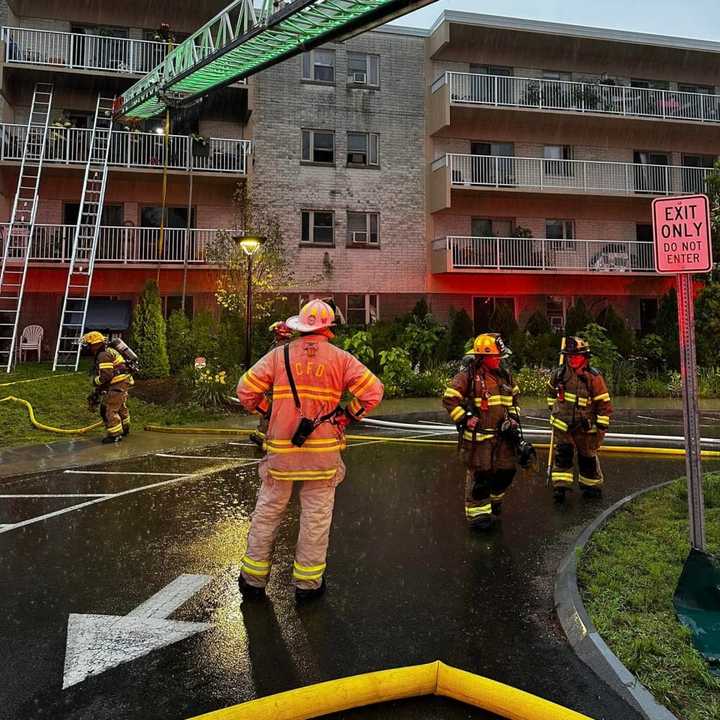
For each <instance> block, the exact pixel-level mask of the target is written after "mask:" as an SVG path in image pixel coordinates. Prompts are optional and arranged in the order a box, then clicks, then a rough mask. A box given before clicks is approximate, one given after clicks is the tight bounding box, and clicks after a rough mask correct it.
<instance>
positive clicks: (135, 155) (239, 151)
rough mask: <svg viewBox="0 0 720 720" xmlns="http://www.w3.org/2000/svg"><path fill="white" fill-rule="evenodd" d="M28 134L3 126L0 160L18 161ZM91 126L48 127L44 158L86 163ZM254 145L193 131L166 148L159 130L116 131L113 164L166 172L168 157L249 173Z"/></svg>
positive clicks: (178, 165)
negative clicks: (198, 136) (201, 135)
mask: <svg viewBox="0 0 720 720" xmlns="http://www.w3.org/2000/svg"><path fill="white" fill-rule="evenodd" d="M26 133H27V126H26V125H13V124H10V123H3V124H0V162H10V163H19V162H20V160H21V158H22V154H23V145H24V142H25V135H26ZM91 136H92V130H88V129H85V128H64V127H54V126H51V127H50V128H48V138H47V147H46V150H45V162H46V163H49V164H52V165H83V164H84V163H85V162H86V161H87V157H88V151H89V147H90V139H91ZM250 149H251V142H250V141H249V140H239V139H235V138H208V139H207V140H206V141H205V143H199V142H198V141H196V140H194V139H193V138H192V137H190V136H188V135H170V136H169V138H168V144H167V152H166V149H165V143H164V138H163V136H162V135H158V134H157V133H143V132H113V134H112V140H111V143H110V157H109V164H110V167H111V168H119V169H121V168H124V169H126V170H139V171H143V170H145V171H152V170H155V171H158V170H162V169H163V167H164V163H165V158H166V156H167V165H168V168H169V169H170V170H173V171H177V170H182V171H188V170H193V171H194V172H199V173H213V174H215V173H229V174H233V175H245V174H246V173H247V159H248V155H249V153H250Z"/></svg>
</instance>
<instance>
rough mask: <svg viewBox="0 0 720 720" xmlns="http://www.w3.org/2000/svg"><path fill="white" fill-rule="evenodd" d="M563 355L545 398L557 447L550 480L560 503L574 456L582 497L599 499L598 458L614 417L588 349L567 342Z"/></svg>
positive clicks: (568, 484) (575, 341) (569, 483)
mask: <svg viewBox="0 0 720 720" xmlns="http://www.w3.org/2000/svg"><path fill="white" fill-rule="evenodd" d="M562 354H563V356H564V360H565V361H564V362H563V363H562V365H561V366H560V367H559V368H558V369H557V370H555V372H554V373H553V374H552V376H551V378H550V382H549V386H548V388H549V389H548V397H547V402H548V405H549V406H550V408H551V415H550V425H551V426H552V430H553V445H554V456H553V465H552V474H551V478H552V486H553V497H554V498H555V501H556V502H558V503H562V502H564V500H565V493H566V492H567V491H568V490H571V489H572V486H573V478H574V465H575V452H576V451H577V459H578V481H579V483H580V488H581V489H582V491H583V495H585V496H586V497H599V496H600V495H601V487H602V484H603V474H602V470H601V468H600V461H599V459H598V456H597V454H598V450H599V449H600V446H601V445H602V441H603V438H604V437H605V432H606V431H607V429H608V426H609V425H610V417H611V415H612V412H613V408H612V404H611V402H610V394H609V393H608V388H607V385H606V383H605V378H604V377H603V376H602V373H601V372H600V371H599V370H596V369H595V368H593V367H591V366H590V346H589V345H588V343H587V342H585V340H583V339H582V338H579V337H569V338H567V340H566V342H565V346H564V348H563V350H562Z"/></svg>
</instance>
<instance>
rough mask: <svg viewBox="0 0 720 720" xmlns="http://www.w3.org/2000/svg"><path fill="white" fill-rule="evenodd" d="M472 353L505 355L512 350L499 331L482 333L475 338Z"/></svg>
mask: <svg viewBox="0 0 720 720" xmlns="http://www.w3.org/2000/svg"><path fill="white" fill-rule="evenodd" d="M472 353H473V355H481V356H489V357H493V356H494V357H502V358H504V357H507V356H508V355H512V351H511V350H510V348H509V347H507V346H506V345H505V343H504V342H503V339H502V337H501V336H500V334H499V333H483V334H482V335H478V336H477V337H476V338H475V342H474V343H473V349H472Z"/></svg>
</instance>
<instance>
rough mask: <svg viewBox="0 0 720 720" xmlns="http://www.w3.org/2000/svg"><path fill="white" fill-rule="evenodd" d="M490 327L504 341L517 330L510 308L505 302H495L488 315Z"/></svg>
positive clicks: (508, 339)
mask: <svg viewBox="0 0 720 720" xmlns="http://www.w3.org/2000/svg"><path fill="white" fill-rule="evenodd" d="M490 327H491V328H492V331H493V332H496V333H500V335H501V336H502V338H503V340H505V342H509V341H510V338H511V337H512V336H513V335H514V334H515V333H516V332H517V330H518V324H517V322H516V320H515V315H514V314H513V311H512V308H511V307H509V306H508V305H506V304H505V303H496V305H495V309H494V310H493V311H492V314H491V315H490Z"/></svg>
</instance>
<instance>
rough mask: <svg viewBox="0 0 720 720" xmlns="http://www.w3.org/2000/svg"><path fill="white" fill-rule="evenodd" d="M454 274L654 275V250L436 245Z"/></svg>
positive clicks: (574, 243)
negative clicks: (573, 273) (474, 271)
mask: <svg viewBox="0 0 720 720" xmlns="http://www.w3.org/2000/svg"><path fill="white" fill-rule="evenodd" d="M433 253H440V254H446V256H447V259H446V263H443V267H445V268H446V270H447V271H448V272H451V271H453V270H503V271H513V270H517V271H546V272H583V273H593V272H596V273H618V272H625V273H653V272H655V263H654V255H653V244H652V243H645V242H637V241H630V240H574V239H573V240H550V239H546V238H526V237H460V236H448V237H443V238H439V239H437V240H435V241H433Z"/></svg>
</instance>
